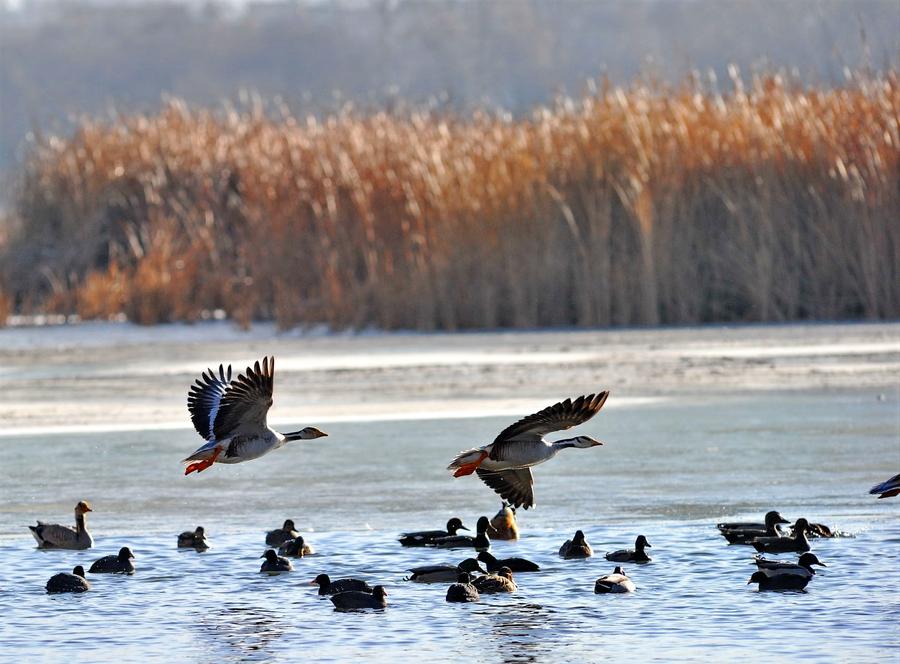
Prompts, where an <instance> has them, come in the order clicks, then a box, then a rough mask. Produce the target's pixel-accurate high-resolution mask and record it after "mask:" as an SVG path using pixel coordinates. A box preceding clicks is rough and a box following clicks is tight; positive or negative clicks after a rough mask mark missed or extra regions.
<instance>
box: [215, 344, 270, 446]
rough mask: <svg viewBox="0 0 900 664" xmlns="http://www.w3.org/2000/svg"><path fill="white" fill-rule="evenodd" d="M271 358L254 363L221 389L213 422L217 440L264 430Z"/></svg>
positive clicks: (268, 402)
mask: <svg viewBox="0 0 900 664" xmlns="http://www.w3.org/2000/svg"><path fill="white" fill-rule="evenodd" d="M274 378H275V358H269V357H264V358H263V360H262V365H260V363H259V362H256V363H254V365H253V366H252V367H247V369H246V370H245V371H244V373H242V374H240V375H239V376H238V377H237V378H235V379H234V380H233V381H232V382H231V383H229V384H228V386H227V387H226V389H225V392H224V393H223V394H222V397H221V399H220V401H219V407H218V410H217V412H216V414H215V420H214V422H213V434H214V435H215V437H216V439H217V440H223V439H225V438H228V437H231V436H235V435H238V434H241V433H244V434H254V433H259V431H260V430H262V429H265V428H266V426H267V425H266V414H267V413H268V412H269V408H270V407H271V406H272V390H273V387H274Z"/></svg>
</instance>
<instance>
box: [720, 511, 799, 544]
mask: <svg viewBox="0 0 900 664" xmlns="http://www.w3.org/2000/svg"><path fill="white" fill-rule="evenodd" d="M779 523H790V522H789V521H788V520H787V519H785V518H784V517H783V516H781V515H780V514H779V513H778V512H775V511H772V512H767V513H766V522H765V523H764V524H747V525H746V526H744V527H740V528H722V526H726V525H728V524H722V523H720V524H718V528H719V532H721V533H722V536H723V537H724V538H725V539H727V540H728V543H729V544H750V543H751V542H752V541H753V540H755V539H756V538H757V537H778V536H779V535H780V533H779V532H778V524H779ZM756 525H761V526H762V528H751V527H750V526H756Z"/></svg>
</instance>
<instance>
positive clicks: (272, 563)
mask: <svg viewBox="0 0 900 664" xmlns="http://www.w3.org/2000/svg"><path fill="white" fill-rule="evenodd" d="M260 558H265V560H264V561H263V564H262V565H260V568H259V571H260V572H268V573H272V572H290V571H291V570H293V569H294V566H293V565H292V564H291V561H290V560H288V559H287V558H282V557H281V556H279V555H278V554H277V553H275V550H274V549H267V550H266V552H265V553H264V554H262V555H261V556H260Z"/></svg>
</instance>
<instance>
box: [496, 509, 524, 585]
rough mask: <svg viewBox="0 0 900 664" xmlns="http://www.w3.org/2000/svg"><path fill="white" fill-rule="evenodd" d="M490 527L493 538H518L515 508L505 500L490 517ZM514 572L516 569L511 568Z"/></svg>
mask: <svg viewBox="0 0 900 664" xmlns="http://www.w3.org/2000/svg"><path fill="white" fill-rule="evenodd" d="M491 527H492V528H493V529H494V531H495V532H494V535H493V539H495V540H517V539H519V524H518V523H517V522H516V509H515V508H514V507H510V506H509V505H507V504H506V503H505V502H504V503H502V504H501V505H500V511H499V512H497V513H496V514H495V515H494V518H493V519H491ZM513 571H514V572H515V571H516V570H513Z"/></svg>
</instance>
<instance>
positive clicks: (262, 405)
mask: <svg viewBox="0 0 900 664" xmlns="http://www.w3.org/2000/svg"><path fill="white" fill-rule="evenodd" d="M274 378H275V359H274V358H269V357H264V358H263V359H262V362H256V363H254V365H253V366H252V367H247V369H246V370H245V371H244V373H242V374H239V375H238V376H237V377H236V378H234V379H232V372H231V366H229V367H228V368H227V369H226V368H224V367H223V366H222V365H219V370H218V372H217V371H215V370H213V369H210V370H208V371H205V372H204V373H203V374H202V375H201V377H200V378H198V379H197V380H196V381H195V382H194V384H193V385H192V386H191V389H190V391H189V392H188V410H190V413H191V421H192V422H193V423H194V428H195V429H196V430H197V433H199V434H200V435H201V436H202V437H203V438H204V439H205V440H206V443H205V444H204V445H203V446H201V447H200V448H198V449H197V450H196V451H195V452H194V453H193V454H191V455H190V456H189V457H188V458H186V459H185V460H184V461H185V462H188V463H189V465H188V466H187V468H186V469H185V471H184V474H185V475H188V474H190V473H192V472H201V471H203V470H205V469H206V468H209V467H210V466H211V465H213V464H214V463H241V462H242V461H249V460H251V459H256V458H258V457H261V456H263V455H264V454H267V453H269V452H271V451H272V450H276V449H278V448H279V447H282V446H283V445H284V444H285V443H288V442H290V441H293V440H311V439H314V438H321V437H322V436H326V435H327V434H326V433H324V432H322V431H320V430H319V429H316V428H315V427H306V428H305V429H300V430H299V431H292V432H289V433H280V432H278V431H275V430H274V429H272V428H271V427H270V426H269V425H268V424H267V423H266V414H267V413H268V412H269V408H270V407H271V405H272V390H273V387H274ZM608 396H609V392H607V391H604V392H598V393H597V394H589V395H586V396H581V397H578V398H577V399H575V400H574V401H573V400H571V399H566V400H565V401H561V402H559V403H557V404H554V405H552V406H549V407H547V408H544V409H543V410H541V411H539V412H537V413H534V414H533V415H529V416H527V417H524V418H522V419H521V420H519V421H518V422H516V423H515V424H512V425H510V426H508V427H507V428H506V429H504V430H503V431H501V432H500V435H498V436H497V438H496V439H495V440H494V442H492V443H491V444H490V445H485V446H484V447H479V448H477V449H471V450H466V451H464V452H461V453H460V454H459V455H458V456H457V457H456V458H455V459H454V460H453V461H452V462H451V463H450V466H449V467H448V470H453V471H454V473H453V475H454V477H461V476H463V475H470V474H472V473H476V474H477V475H478V477H479V478H481V480H482V481H483V482H484V483H485V484H487V485H488V486H489V487H490V488H491V489H493V490H494V491H496V492H497V493H498V494H500V496H501V497H502V498H503V499H504V500H505V501H506V502H508V503H509V504H510V505H513V506H514V507H524V508H525V509H528V508H529V507H532V506H533V505H534V477H533V476H532V474H531V466H535V465H537V464H539V463H543V462H545V461H548V460H550V459H552V458H553V457H554V456H556V455H557V453H559V451H560V450H564V449H566V448H569V447H575V448H582V449H583V448H588V447H595V446H597V445H602V444H603V443H601V442H600V441H598V440H594V439H593V438H591V437H590V436H576V437H574V438H566V439H563V440H557V441H553V442H550V441H547V440H544V436H545V435H547V434H549V433H552V432H554V431H564V430H566V429H570V428H572V427H574V426H577V425H579V424H582V423H584V422H587V421H588V420H589V419H591V418H592V417H593V416H594V415H596V414H597V412H598V411H599V410H600V409H601V408H602V407H603V404H604V403H606V398H607V397H608Z"/></svg>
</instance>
